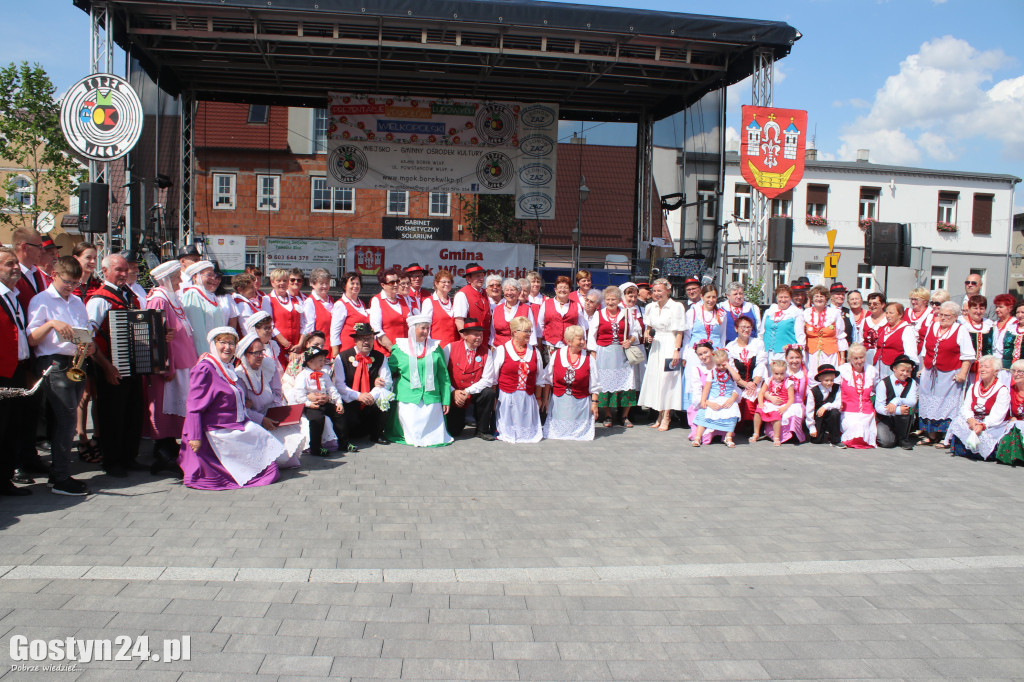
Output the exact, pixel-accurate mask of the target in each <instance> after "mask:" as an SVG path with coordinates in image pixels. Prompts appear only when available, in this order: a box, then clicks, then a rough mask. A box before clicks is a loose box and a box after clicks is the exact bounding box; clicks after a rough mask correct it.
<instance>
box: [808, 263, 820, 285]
mask: <svg viewBox="0 0 1024 682" xmlns="http://www.w3.org/2000/svg"><path fill="white" fill-rule="evenodd" d="M824 275H825V264H824V263H818V262H815V261H806V262H805V263H804V276H806V277H807V279H809V280H811V285H812V286H813V285H815V284H821V283H822V282H824V281H825V277H824Z"/></svg>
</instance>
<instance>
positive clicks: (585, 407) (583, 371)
mask: <svg viewBox="0 0 1024 682" xmlns="http://www.w3.org/2000/svg"><path fill="white" fill-rule="evenodd" d="M563 339H564V340H565V344H566V345H564V346H563V347H561V348H559V349H558V350H556V351H554V352H552V353H551V363H550V365H549V367H550V369H551V396H550V398H549V399H548V418H547V420H546V421H545V422H544V437H545V438H552V439H555V440H594V422H595V421H596V420H597V400H598V395H599V394H600V393H601V386H600V385H599V384H598V383H597V374H595V373H594V372H592V371H591V366H590V363H591V359H590V354H589V353H587V333H586V332H585V331H584V330H583V327H581V326H579V325H576V324H574V325H571V326H570V327H567V328H566V330H565V334H564V336H563Z"/></svg>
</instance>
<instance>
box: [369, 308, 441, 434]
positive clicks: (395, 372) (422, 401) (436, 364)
mask: <svg viewBox="0 0 1024 682" xmlns="http://www.w3.org/2000/svg"><path fill="white" fill-rule="evenodd" d="M408 323H409V338H401V339H398V340H397V341H395V345H394V347H392V349H391V355H390V356H389V357H388V368H389V369H390V370H391V376H392V379H393V381H394V386H395V389H394V390H395V401H394V403H392V406H391V411H390V412H389V414H388V425H387V430H386V433H385V435H386V436H387V438H388V440H390V441H392V442H394V443H404V444H406V445H414V446H416V447H438V446H441V445H448V444H449V443H451V442H452V437H451V436H450V435H449V434H448V431H447V429H445V422H444V416H445V415H446V414H448V405H449V404H450V403H451V380H450V378H449V377H448V367H447V365H446V364H445V361H444V353H443V352H442V351H441V345H440V343H438V341H437V340H436V339H432V338H430V316H429V315H412V316H410V317H409V318H408Z"/></svg>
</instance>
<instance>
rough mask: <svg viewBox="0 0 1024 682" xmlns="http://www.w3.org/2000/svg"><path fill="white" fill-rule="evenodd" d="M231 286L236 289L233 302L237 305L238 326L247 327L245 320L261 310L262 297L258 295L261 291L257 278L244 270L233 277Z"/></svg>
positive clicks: (232, 297)
mask: <svg viewBox="0 0 1024 682" xmlns="http://www.w3.org/2000/svg"><path fill="white" fill-rule="evenodd" d="M231 286H232V288H234V290H235V291H234V293H233V294H231V303H232V304H233V305H234V306H235V315H237V316H238V327H239V329H245V321H246V320H248V319H249V318H250V317H252V316H253V315H255V314H256V313H258V312H259V311H260V310H261V308H260V305H261V303H260V298H259V297H258V296H257V295H256V292H258V291H259V289H257V288H256V278H255V277H253V276H252V275H250V274H249V273H247V272H243V273H240V274H237V275H235V276H234V277H232V278H231Z"/></svg>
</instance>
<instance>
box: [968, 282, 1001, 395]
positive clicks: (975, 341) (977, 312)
mask: <svg viewBox="0 0 1024 682" xmlns="http://www.w3.org/2000/svg"><path fill="white" fill-rule="evenodd" d="M987 308H988V299H986V298H985V297H984V296H979V295H977V294H975V295H974V296H971V297H970V298H968V299H967V314H966V315H964V314H963V313H962V312H961V314H960V324H962V325H963V326H964V327H965V328H966V329H967V334H968V335H969V336H970V337H971V345H972V346H974V355H975V356H976V357H979V358H980V357H982V356H984V355H990V354H991V353H992V337H993V326H992V320H990V319H988V318H987V317H985V310H986V309H987ZM977 374H978V363H977V361H975V362H974V363H972V364H971V369H970V372H969V373H968V375H967V385H968V386H970V385H971V384H973V383H974V378H975V377H976V376H977Z"/></svg>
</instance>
